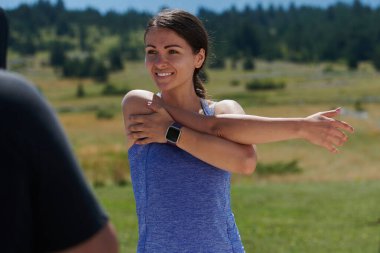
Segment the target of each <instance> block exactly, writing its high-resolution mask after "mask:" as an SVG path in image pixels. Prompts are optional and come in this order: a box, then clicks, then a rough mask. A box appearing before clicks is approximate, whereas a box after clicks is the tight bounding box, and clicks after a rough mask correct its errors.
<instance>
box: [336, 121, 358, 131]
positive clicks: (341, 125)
mask: <svg viewBox="0 0 380 253" xmlns="http://www.w3.org/2000/svg"><path fill="white" fill-rule="evenodd" d="M333 126H334V127H335V128H340V129H343V130H345V131H347V132H350V133H354V128H353V127H352V126H351V125H349V124H347V123H346V122H344V121H339V120H336V121H335V122H334V123H333Z"/></svg>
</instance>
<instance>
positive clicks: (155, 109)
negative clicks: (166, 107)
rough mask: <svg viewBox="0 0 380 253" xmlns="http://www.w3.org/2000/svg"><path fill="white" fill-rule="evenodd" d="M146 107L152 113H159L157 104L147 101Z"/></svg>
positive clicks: (159, 107) (159, 108)
mask: <svg viewBox="0 0 380 253" xmlns="http://www.w3.org/2000/svg"><path fill="white" fill-rule="evenodd" d="M148 107H149V108H150V109H151V110H152V111H154V112H160V110H161V109H162V107H161V105H159V104H157V103H154V102H153V101H149V102H148Z"/></svg>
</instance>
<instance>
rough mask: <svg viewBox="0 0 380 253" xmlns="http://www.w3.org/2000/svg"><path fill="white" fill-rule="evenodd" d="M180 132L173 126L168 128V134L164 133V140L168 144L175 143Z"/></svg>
mask: <svg viewBox="0 0 380 253" xmlns="http://www.w3.org/2000/svg"><path fill="white" fill-rule="evenodd" d="M180 134H181V130H180V129H178V128H175V127H173V126H171V127H169V129H168V132H167V133H166V139H167V140H168V141H170V142H174V143H176V142H177V141H178V138H179V135H180Z"/></svg>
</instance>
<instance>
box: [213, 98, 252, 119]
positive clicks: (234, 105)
mask: <svg viewBox="0 0 380 253" xmlns="http://www.w3.org/2000/svg"><path fill="white" fill-rule="evenodd" d="M218 114H245V112H244V110H243V108H242V107H241V105H240V104H239V103H238V102H236V101H235V100H229V99H226V100H222V101H219V102H216V103H215V115H218Z"/></svg>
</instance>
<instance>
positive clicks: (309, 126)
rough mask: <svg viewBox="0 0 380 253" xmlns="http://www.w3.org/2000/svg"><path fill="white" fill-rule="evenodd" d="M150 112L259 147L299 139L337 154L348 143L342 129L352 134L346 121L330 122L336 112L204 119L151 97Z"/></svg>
mask: <svg viewBox="0 0 380 253" xmlns="http://www.w3.org/2000/svg"><path fill="white" fill-rule="evenodd" d="M151 108H152V109H153V110H156V111H158V110H162V109H166V110H167V111H168V112H169V114H170V115H171V116H172V117H173V118H174V119H175V120H176V121H178V122H180V123H181V124H185V125H187V126H189V127H190V128H192V129H195V130H197V131H200V132H205V133H209V134H212V135H217V136H221V137H223V138H226V139H229V140H232V141H235V142H238V143H242V144H252V143H254V144H260V143H269V142H277V141H283V140H291V139H297V138H302V139H305V140H308V141H309V142H311V143H313V144H315V145H319V146H322V147H324V148H326V149H328V150H329V151H331V152H333V153H336V152H337V151H338V150H337V148H336V147H337V146H341V145H343V144H344V143H345V142H346V141H347V139H348V138H347V135H346V134H344V133H343V132H342V130H345V131H348V132H353V128H352V127H351V126H350V125H348V124H347V123H345V122H341V121H338V120H335V119H333V117H335V116H337V115H338V114H339V110H333V111H327V112H320V113H316V114H313V115H311V116H309V117H306V118H268V117H260V116H254V115H237V114H219V115H217V116H215V117H206V116H202V115H198V114H195V113H192V112H188V111H184V110H181V109H180V108H175V107H172V106H169V105H166V104H164V103H163V102H162V101H161V100H160V99H159V98H158V97H154V99H153V103H152V104H151Z"/></svg>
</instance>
